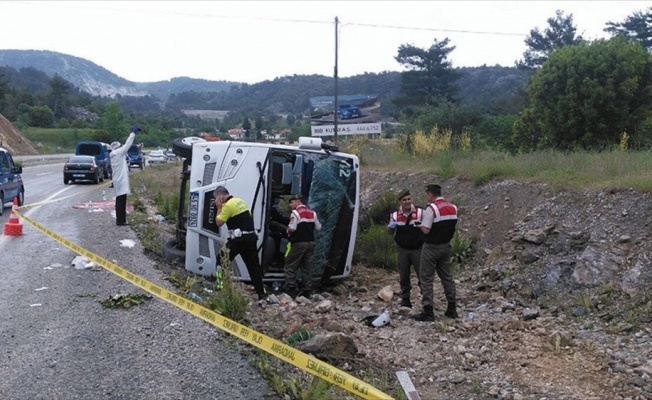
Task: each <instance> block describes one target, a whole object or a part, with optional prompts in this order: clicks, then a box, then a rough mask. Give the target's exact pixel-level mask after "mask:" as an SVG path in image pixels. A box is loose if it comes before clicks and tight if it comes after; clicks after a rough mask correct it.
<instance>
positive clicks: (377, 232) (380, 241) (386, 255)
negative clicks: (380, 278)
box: [354, 224, 397, 269]
mask: <svg viewBox="0 0 652 400" xmlns="http://www.w3.org/2000/svg"><path fill="white" fill-rule="evenodd" d="M386 229H387V227H386V225H385V224H382V225H376V224H372V225H371V226H370V227H369V229H368V230H367V231H365V232H362V233H361V234H359V235H358V238H357V241H356V246H355V254H354V256H355V258H356V261H355V262H356V263H358V262H359V263H363V264H366V265H369V266H371V267H378V268H383V269H395V268H396V257H397V256H396V244H395V242H394V237H393V236H392V235H388V234H387V230H386Z"/></svg>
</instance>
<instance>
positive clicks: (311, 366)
mask: <svg viewBox="0 0 652 400" xmlns="http://www.w3.org/2000/svg"><path fill="white" fill-rule="evenodd" d="M30 206H31V205H30ZM15 212H16V215H18V217H19V218H22V219H24V220H25V221H26V222H27V223H29V224H30V225H32V226H33V227H34V228H36V229H38V230H39V231H41V232H43V233H45V234H46V235H47V236H49V237H51V238H52V239H54V240H56V241H57V242H59V243H61V244H62V245H64V246H65V247H67V248H69V249H70V250H72V251H74V252H75V253H77V254H79V255H82V256H84V257H86V258H88V259H89V260H92V261H95V262H96V263H97V264H98V265H100V266H101V267H103V268H105V269H107V270H109V271H111V272H113V273H114V274H116V275H118V276H119V277H121V278H122V279H125V280H127V281H129V282H131V283H133V284H134V285H136V286H138V287H140V288H141V289H143V290H145V291H146V292H148V293H150V294H152V295H154V296H156V297H158V298H160V299H162V300H165V301H167V302H168V303H170V304H173V305H175V306H177V307H179V308H180V309H182V310H184V311H186V312H189V313H190V314H192V315H194V316H196V317H198V318H201V319H203V320H204V321H206V322H208V323H210V324H211V325H214V326H216V327H218V328H220V329H221V330H223V331H225V332H228V333H230V334H231V335H233V336H235V337H237V338H239V339H241V340H244V341H245V342H247V343H249V344H251V345H253V346H256V347H258V348H259V349H262V350H264V351H266V352H268V353H270V354H271V355H273V356H275V357H277V358H279V359H281V360H283V361H285V362H287V363H289V364H292V365H294V366H296V367H298V368H300V369H302V370H304V371H306V372H308V373H311V374H313V375H315V376H317V377H319V378H322V379H324V380H325V381H328V382H331V383H334V384H336V385H338V386H340V387H342V388H344V389H346V390H348V391H349V392H351V393H353V394H355V395H357V396H360V397H362V398H363V399H380V400H392V397H391V396H389V395H387V394H385V393H383V392H381V391H380V390H378V389H376V388H374V387H373V386H370V385H369V384H367V383H366V382H364V381H362V380H360V379H358V378H356V377H354V376H352V375H349V374H347V373H346V372H344V371H341V370H339V369H337V368H335V367H333V366H331V365H329V364H326V363H324V362H322V361H320V360H319V359H317V358H315V357H313V356H310V355H308V354H306V353H303V352H301V351H299V350H297V349H295V348H293V347H290V346H288V345H287V344H285V343H283V342H280V341H278V340H276V339H273V338H271V337H269V336H267V335H264V334H262V333H259V332H257V331H255V330H253V329H251V328H248V327H246V326H244V325H242V324H240V323H238V322H235V321H233V320H230V319H228V318H226V317H224V316H223V315H220V314H219V313H216V312H215V311H213V310H211V309H208V308H206V307H203V306H201V305H199V304H197V303H194V302H192V301H190V300H188V299H186V298H184V297H182V296H179V295H177V294H174V293H172V292H170V291H168V290H167V289H165V288H162V287H160V286H158V285H155V284H154V283H152V282H149V281H148V280H146V279H144V278H141V277H140V276H138V275H135V274H133V273H131V272H129V271H128V270H126V269H124V268H122V267H119V266H118V265H116V264H114V263H112V262H110V261H109V260H107V259H105V258H102V257H100V256H98V255H97V254H94V253H91V252H90V251H88V250H86V249H85V248H83V247H81V246H79V245H77V244H76V243H73V242H71V241H69V240H68V239H66V238H64V237H62V236H59V235H57V234H56V233H54V232H53V231H51V230H49V229H48V228H46V227H44V226H43V225H41V224H39V223H38V222H36V221H33V220H32V219H30V218H28V217H25V216H24V215H22V214H20V213H19V212H18V211H15Z"/></svg>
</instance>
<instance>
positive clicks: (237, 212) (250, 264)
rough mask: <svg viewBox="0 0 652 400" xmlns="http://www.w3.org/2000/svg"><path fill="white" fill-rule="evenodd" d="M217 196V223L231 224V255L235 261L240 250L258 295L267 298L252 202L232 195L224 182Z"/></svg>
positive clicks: (215, 191)
mask: <svg viewBox="0 0 652 400" xmlns="http://www.w3.org/2000/svg"><path fill="white" fill-rule="evenodd" d="M213 197H214V198H215V207H217V216H216V217H215V223H216V224H217V226H222V225H224V224H226V226H227V228H229V236H230V238H229V240H228V241H227V246H228V248H229V259H230V260H231V261H233V259H234V258H235V257H236V256H237V255H238V254H239V255H240V256H241V257H242V261H244V263H245V265H246V266H247V272H249V278H250V279H251V284H252V285H253V287H254V289H256V294H257V295H258V299H259V300H263V299H265V298H266V297H267V294H266V291H265V285H264V283H263V271H262V268H261V267H260V262H259V261H258V249H257V247H256V242H257V240H258V236H257V235H256V231H255V229H254V219H253V217H252V216H251V211H249V206H248V205H247V203H246V202H245V201H244V200H242V199H239V198H236V197H233V196H231V194H230V193H229V191H228V190H227V189H226V188H225V187H224V186H218V187H216V188H215V190H213Z"/></svg>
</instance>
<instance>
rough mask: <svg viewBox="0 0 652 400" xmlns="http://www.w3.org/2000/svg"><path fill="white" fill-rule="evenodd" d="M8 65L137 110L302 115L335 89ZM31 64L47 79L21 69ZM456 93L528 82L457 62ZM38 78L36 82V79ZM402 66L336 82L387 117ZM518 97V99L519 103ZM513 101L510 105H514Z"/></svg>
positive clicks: (297, 82) (33, 60)
mask: <svg viewBox="0 0 652 400" xmlns="http://www.w3.org/2000/svg"><path fill="white" fill-rule="evenodd" d="M2 68H11V69H12V70H11V71H5V74H6V75H7V78H8V79H9V84H10V85H16V86H25V87H27V88H30V90H32V91H34V90H36V88H39V90H41V91H42V90H44V88H48V81H47V80H48V79H49V78H52V77H53V76H54V75H55V74H57V75H59V76H61V77H62V78H64V79H65V80H67V81H68V82H70V83H71V84H73V85H74V86H75V87H77V88H78V89H79V90H81V91H83V92H86V93H89V94H91V95H93V96H100V97H115V96H118V97H119V98H121V104H122V105H123V107H125V108H126V109H128V110H130V109H131V108H134V107H141V108H142V107H144V109H134V111H137V112H138V113H144V112H160V111H161V110H160V105H161V104H164V105H165V111H169V112H179V111H181V110H187V109H194V110H229V111H235V112H251V111H252V110H257V111H267V112H270V113H273V114H287V113H293V114H301V113H305V112H307V111H308V109H309V98H310V97H313V96H324V95H331V94H332V92H333V78H332V77H330V76H323V75H293V76H283V77H277V78H275V79H272V80H266V81H263V82H258V83H255V84H245V83H240V82H229V81H209V80H204V79H194V78H188V77H175V78H172V79H170V80H167V81H159V82H131V81H128V80H126V79H124V78H122V77H119V76H118V75H116V74H114V73H112V72H110V71H108V70H107V69H105V68H103V67H101V66H99V65H97V64H95V63H93V62H92V61H89V60H85V59H83V58H79V57H75V56H71V55H67V54H62V53H57V52H52V51H42V50H0V74H1V73H2ZM24 68H33V69H34V70H36V71H41V72H43V73H44V74H45V76H44V77H38V76H35V75H36V74H34V73H27V72H25V74H26V75H28V76H26V77H21V76H19V75H20V72H21V69H24ZM459 72H460V79H459V80H458V82H457V84H458V85H459V87H460V90H459V99H460V102H461V103H462V104H478V105H480V106H482V107H484V108H487V109H492V108H493V109H496V108H498V109H499V110H501V111H508V112H512V111H513V109H510V108H509V107H510V104H513V103H514V98H515V96H518V95H519V92H520V91H521V89H522V88H523V87H524V86H525V84H526V83H527V80H528V74H527V73H526V72H524V71H520V70H518V69H516V68H513V67H501V66H494V67H488V66H481V67H469V68H466V67H464V68H459ZM35 80H38V81H39V82H38V84H37V83H36V82H33V81H35ZM400 87H401V74H400V73H399V72H382V73H378V74H375V73H365V74H361V75H356V76H352V77H347V78H340V79H339V80H338V91H339V93H340V94H341V95H345V94H349V95H350V94H361V93H362V94H374V95H378V96H379V99H380V103H381V111H382V114H383V115H385V116H391V115H393V114H395V113H396V112H397V110H396V108H395V106H394V105H393V103H392V99H393V98H394V97H395V96H396V95H397V94H398V93H399V92H400ZM145 96H153V97H154V98H155V99H157V100H158V101H148V102H146V104H142V103H138V102H134V101H128V100H126V98H129V97H138V98H140V97H145ZM516 103H518V101H517V102H516ZM512 107H513V105H512Z"/></svg>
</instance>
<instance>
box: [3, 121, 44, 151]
mask: <svg viewBox="0 0 652 400" xmlns="http://www.w3.org/2000/svg"><path fill="white" fill-rule="evenodd" d="M0 147H4V148H5V149H7V150H9V153H11V155H12V156H18V155H20V156H24V155H36V154H38V150H36V147H34V145H33V144H32V143H31V142H30V141H29V140H27V139H26V138H25V137H24V136H23V135H22V134H21V133H20V132H19V131H18V129H16V127H15V126H13V125H12V124H11V122H9V120H7V118H5V117H4V116H2V115H0Z"/></svg>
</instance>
